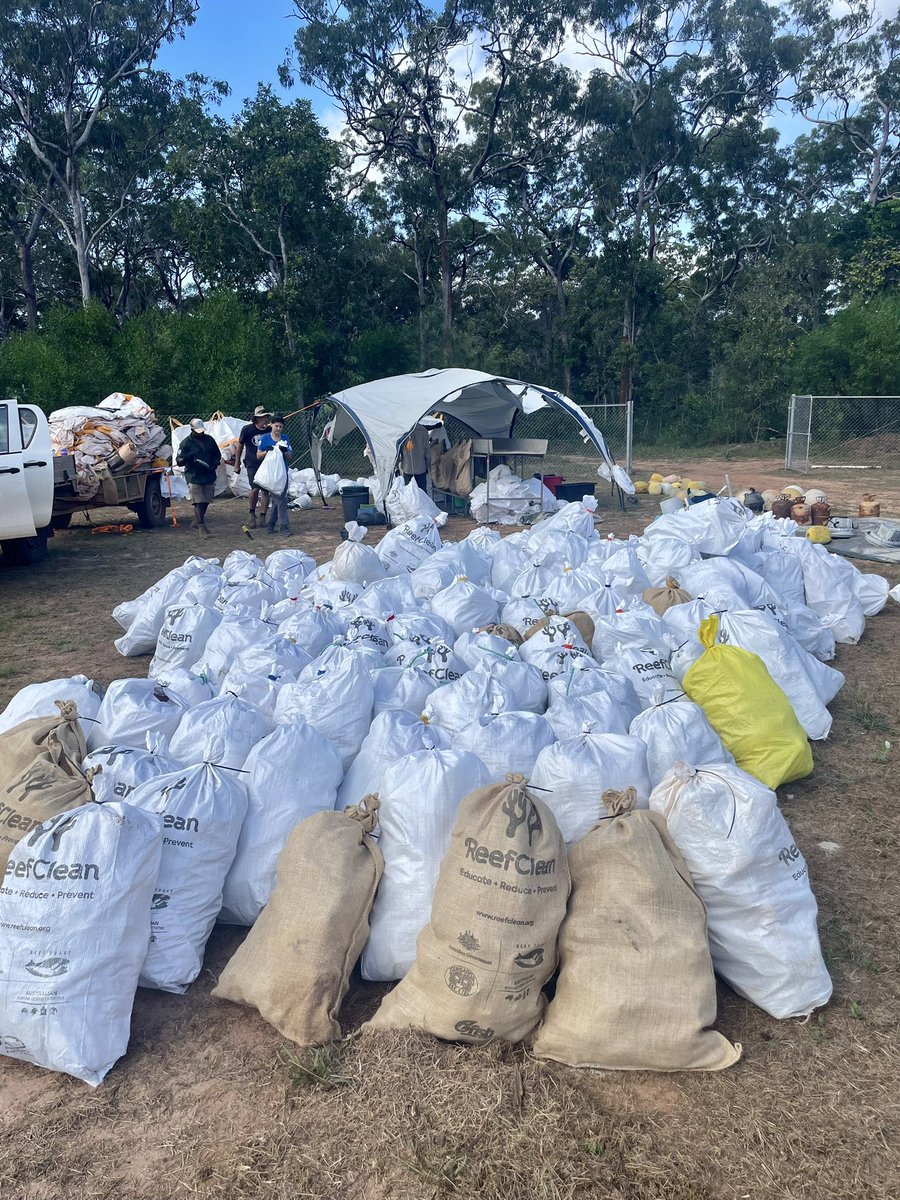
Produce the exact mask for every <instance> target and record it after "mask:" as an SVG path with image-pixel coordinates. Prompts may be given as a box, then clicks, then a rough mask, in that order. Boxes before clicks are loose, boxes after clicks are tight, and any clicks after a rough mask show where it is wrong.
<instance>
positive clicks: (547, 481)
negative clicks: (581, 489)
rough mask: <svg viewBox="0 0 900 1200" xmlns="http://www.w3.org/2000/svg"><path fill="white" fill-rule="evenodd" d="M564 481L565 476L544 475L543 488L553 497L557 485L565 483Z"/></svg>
mask: <svg viewBox="0 0 900 1200" xmlns="http://www.w3.org/2000/svg"><path fill="white" fill-rule="evenodd" d="M565 481H566V477H565V475H545V476H544V487H545V488H546V489H547V490H548V491H549V492H552V493H553V495H554V496H555V495H556V487H557V484H560V483H565Z"/></svg>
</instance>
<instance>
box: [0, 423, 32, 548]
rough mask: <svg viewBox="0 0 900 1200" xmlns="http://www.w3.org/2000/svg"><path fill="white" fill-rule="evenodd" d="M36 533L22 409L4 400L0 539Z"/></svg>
mask: <svg viewBox="0 0 900 1200" xmlns="http://www.w3.org/2000/svg"><path fill="white" fill-rule="evenodd" d="M36 533H37V530H36V529H35V525H34V520H33V518H32V515H31V501H30V499H29V497H28V486H27V484H26V483H25V456H24V455H23V454H22V435H21V431H20V429H19V406H18V404H16V403H15V402H14V401H10V400H6V401H2V400H0V539H2V540H3V541H6V540H7V539H8V538H9V539H12V538H28V537H34V536H35V534H36Z"/></svg>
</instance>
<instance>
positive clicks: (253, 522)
mask: <svg viewBox="0 0 900 1200" xmlns="http://www.w3.org/2000/svg"><path fill="white" fill-rule="evenodd" d="M247 527H248V528H249V529H255V528H256V513H255V512H254V511H253V509H252V508H251V509H250V516H249V517H248V518H247Z"/></svg>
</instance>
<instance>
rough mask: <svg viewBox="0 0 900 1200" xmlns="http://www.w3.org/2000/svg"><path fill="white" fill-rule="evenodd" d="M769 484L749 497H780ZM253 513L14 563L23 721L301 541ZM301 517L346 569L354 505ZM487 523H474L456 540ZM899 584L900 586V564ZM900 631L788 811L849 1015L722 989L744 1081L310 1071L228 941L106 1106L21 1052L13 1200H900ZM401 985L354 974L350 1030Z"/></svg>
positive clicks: (471, 1061)
mask: <svg viewBox="0 0 900 1200" xmlns="http://www.w3.org/2000/svg"><path fill="white" fill-rule="evenodd" d="M654 465H655V466H664V465H666V464H659V463H657V464H654ZM683 465H685V464H684V463H683V460H682V462H680V463H675V466H676V467H679V466H683ZM691 469H692V470H694V469H695V467H694V466H692V468H691ZM705 470H706V472H707V473H706V478H707V479H708V481H709V482H710V483H712V482H713V480H712V479H709V475H711V474H713V470H712V466H711V465H710V464H707V465H706V467H705ZM750 470H751V466H750V465H747V466H746V472H750ZM753 470H754V474H753V476H752V477H750V476H749V474H748V475H747V477H746V480H745V481H746V482H752V483H755V484H756V485H757V486H764V485H765V483H766V482H767V480H766V477H765V476H764V475H762V474H761V473H760V474H757V473H756V470H755V466H754V467H753ZM733 478H734V477H733ZM741 478H742V479H743V478H744V472H743V470H742V474H741ZM734 482H735V483H736V484H737V482H738V480H736V479H735V480H734ZM823 486H824V485H823ZM826 490H828V488H827V486H826ZM601 511H602V514H603V516H604V525H605V527H607V528H609V529H610V530H612V531H614V532H617V533H627V532H632V531H635V532H636V531H639V530H640V529H641V528H642V527H643V526H644V525H645V524H646V522H647V520H648V519H649V518H650V517H652V516H653V515H655V513H656V511H657V509H656V505H655V504H654V503H653V502H652V501H650V500H649V498H647V497H645V498H643V499H642V500H641V502H640V503H639V504H636V505H633V506H630V507H629V509H628V511H627V513H626V514H624V515H623V514H622V513H620V512H619V511H618V510H617V509H615V508H613V507H611V506H610V505H609V504H607V503H605V502H604V501H602V500H601ZM109 515H110V516H112V515H113V514H109ZM115 515H116V516H119V517H120V516H121V514H115ZM243 518H244V507H243V505H242V504H239V503H238V502H237V501H228V502H217V503H216V504H215V505H214V506H213V508H212V509H211V512H210V525H211V528H212V529H213V530H214V531H215V533H214V536H213V538H212V539H210V540H209V541H208V542H206V543H202V544H201V543H198V542H197V540H196V535H194V534H192V533H191V532H190V531H189V530H187V529H186V528H183V527H180V528H178V529H167V530H162V531H154V532H150V533H145V532H138V531H136V532H134V533H133V534H131V535H128V536H117V535H113V534H92V533H91V532H90V530H89V529H88V528H86V527H83V526H80V524H79V523H78V522H80V518H79V519H78V521H77V522H76V524H75V526H73V528H72V529H70V530H69V531H67V532H65V533H61V534H59V535H58V536H57V537H56V538H54V540H53V542H52V543H51V551H50V554H49V556H48V560H47V562H46V563H45V564H44V565H43V566H42V567H40V568H39V569H37V570H34V571H28V570H24V569H9V568H2V567H0V707H2V705H3V704H5V703H6V701H7V700H8V699H9V697H10V696H12V695H13V694H14V693H15V692H16V691H17V690H18V688H20V687H22V686H23V685H24V684H26V683H29V682H34V681H38V680H42V679H47V678H52V677H54V676H59V675H67V674H72V673H75V672H84V673H85V674H88V675H91V676H94V677H96V678H98V679H99V680H101V681H102V682H103V683H104V684H106V683H108V682H109V681H110V680H111V679H114V678H117V677H121V676H129V675H142V674H144V673H145V672H146V668H147V661H148V660H147V659H146V658H137V659H124V658H120V657H119V656H118V655H117V654H116V652H115V650H114V649H113V646H112V640H113V638H114V637H116V636H117V634H118V632H119V631H118V627H117V626H116V625H115V624H114V622H113V621H112V619H111V617H110V615H109V614H110V611H111V610H112V608H113V606H114V605H115V604H116V603H118V602H119V601H121V600H123V599H127V598H130V597H132V596H134V595H137V594H138V593H139V592H140V591H142V590H143V589H144V588H145V587H147V586H148V585H149V584H150V583H152V582H154V581H155V580H156V579H157V578H159V576H160V575H162V574H163V573H164V572H165V571H167V570H168V569H169V568H171V567H173V566H175V565H177V564H179V563H180V562H182V561H183V559H184V558H185V557H186V555H187V554H188V553H192V552H195V551H197V550H198V548H199V549H201V550H202V552H204V553H207V554H210V555H218V556H219V557H223V556H224V555H225V554H226V553H227V552H228V551H229V550H231V549H233V548H235V547H239V546H240V547H243V548H246V549H252V550H254V551H257V552H259V553H261V554H265V553H268V552H269V551H270V550H271V549H272V548H273V547H275V546H278V545H281V544H283V543H282V540H281V539H280V538H278V537H275V538H269V537H268V536H267V535H266V534H265V533H256V534H255V535H254V541H253V543H252V545H251V543H250V542H249V541H248V540H247V538H246V536H244V535H243V534H241V532H240V525H241V522H242V520H243ZM293 521H294V528H295V531H296V533H295V536H294V538H292V539H291V541H290V542H288V543H284V544H292V545H300V546H302V547H303V548H304V549H307V550H308V551H309V552H310V553H312V554H313V555H315V556H318V557H319V558H320V560H321V559H324V558H327V557H328V556H330V554H331V552H332V550H333V548H334V546H335V544H336V542H337V539H338V531H339V529H340V526H341V515H340V510H339V509H334V510H332V511H331V512H329V513H322V512H321V511H316V512H315V513H305V514H297V515H295V516H294V518H293ZM469 528H471V525H470V523H469V522H468V521H461V520H453V521H451V522H450V523H449V524H448V526H447V528H446V530H445V534H446V536H448V537H450V538H453V537H457V536H462V535H464V534H465V533H466V532H467V531H468V529H469ZM863 569H866V570H868V569H871V568H870V567H869V566H868V564H866V565H864V566H863ZM884 573H885V574H887V575H888V576H889V577H890V578H891V582H892V584H893V583H896V582H898V580H900V570H898V569H896V568H887V569H885V571H884ZM898 635H900V609H898V606H897V605H895V604H894V603H893V601H889V602H888V608H887V609H886V610H885V612H884V613H883V614H881V615H879V616H878V617H876V618H873V619H872V620H871V621H870V622H869V625H868V628H867V631H866V634H865V636H864V638H863V640H862V641H861V643H860V644H859V645H858V646H855V647H842V648H840V650H839V652H838V657H837V662H836V665H837V666H838V667H839V668H840V669H841V670H842V671H844V672H845V674H846V675H847V685H846V687H845V688H844V689H843V690H842V692H841V693H840V695H839V696H838V698H837V699H836V701H835V703H834V704H833V706H832V711H833V713H834V718H835V720H834V729H833V732H832V736H831V737H830V739H829V740H828V741H827V742H825V743H817V744H816V746H815V759H816V769H815V773H814V774H813V776H812V777H811V778H810V779H808V780H804V781H802V782H800V783H796V784H792V785H790V786H789V787H788V788H786V789H784V790H783V792H782V794H781V796H780V799H781V802H782V805H783V809H784V812H785V815H786V816H787V818H788V821H789V822H790V824H791V827H792V830H793V833H794V835H795V837H796V840H797V842H798V844H799V845H800V847H801V848H802V850H803V852H804V854H805V855H806V858H807V860H808V862H809V869H810V875H811V878H812V881H813V886H814V889H815V891H816V894H817V897H818V900H819V905H820V928H821V934H822V941H823V946H824V951H825V955H826V959H827V962H828V965H829V968H830V970H831V972H832V974H833V977H834V985H835V993H834V998H833V1000H832V1002H831V1003H830V1004H829V1006H828V1007H827V1008H826V1009H825V1010H824V1011H822V1012H820V1013H818V1014H817V1015H815V1016H814V1017H813V1018H812V1019H811V1020H809V1021H807V1022H799V1021H783V1022H779V1021H775V1020H772V1019H771V1018H769V1017H768V1016H766V1015H765V1014H764V1013H762V1012H761V1011H760V1010H758V1009H756V1008H754V1006H753V1005H752V1004H750V1003H749V1002H747V1001H745V1000H742V999H740V998H738V997H737V996H735V995H734V994H733V993H732V992H731V991H730V990H729V989H728V988H726V987H721V988H720V1008H719V1017H718V1021H717V1026H718V1028H719V1029H720V1030H721V1031H722V1032H723V1033H724V1034H726V1036H728V1037H729V1038H731V1039H733V1040H735V1041H739V1042H741V1043H742V1044H743V1047H744V1056H743V1059H742V1060H741V1062H740V1063H738V1065H737V1066H735V1067H734V1068H732V1069H731V1070H729V1071H726V1072H723V1073H721V1074H714V1075H703V1074H697V1075H691V1074H673V1075H659V1074H648V1073H634V1074H627V1073H624V1074H617V1073H606V1072H599V1073H591V1072H578V1071H573V1070H569V1069H567V1068H564V1067H559V1066H554V1065H544V1064H539V1063H537V1062H536V1061H534V1060H533V1059H531V1058H530V1057H529V1056H528V1054H527V1052H526V1051H525V1050H524V1049H522V1048H521V1047H516V1048H509V1047H503V1046H489V1047H486V1048H483V1049H473V1048H466V1047H459V1046H454V1045H446V1044H442V1043H437V1042H435V1041H432V1040H431V1039H428V1038H424V1037H418V1036H413V1035H378V1036H373V1035H369V1036H353V1037H351V1038H350V1039H349V1040H348V1041H346V1042H345V1043H344V1044H343V1045H342V1047H341V1048H340V1049H339V1050H338V1051H337V1052H336V1053H335V1054H333V1055H323V1054H320V1055H309V1054H304V1053H302V1052H298V1051H297V1049H296V1047H292V1046H291V1045H290V1044H288V1043H286V1042H284V1041H283V1039H281V1038H280V1037H279V1036H278V1035H277V1034H276V1033H275V1031H274V1030H273V1029H271V1028H270V1027H269V1026H268V1025H266V1024H265V1022H263V1021H262V1019H261V1018H260V1017H259V1016H258V1015H257V1014H256V1013H255V1012H253V1011H251V1010H248V1009H240V1008H238V1007H236V1006H234V1005H230V1004H226V1003H222V1002H216V1001H213V1000H211V999H210V994H209V993H210V990H211V988H212V987H213V985H214V981H215V979H216V977H217V975H218V973H219V972H220V971H221V969H222V967H223V966H224V964H225V963H226V961H227V960H228V958H229V956H230V954H231V953H232V952H233V950H234V949H235V947H236V946H237V944H238V943H239V941H240V939H241V937H242V936H243V934H242V932H241V931H238V930H233V929H229V928H217V929H216V931H215V932H214V933H213V936H212V938H211V940H210V943H209V946H208V950H207V954H206V961H205V969H204V971H203V972H202V974H201V977H200V978H199V979H198V981H197V982H196V983H195V984H194V986H193V987H192V988H191V990H190V992H189V993H188V995H186V996H180V997H178V996H169V995H163V994H162V993H158V992H150V991H145V990H140V991H139V992H138V996H137V1001H136V1005H135V1010H134V1019H133V1030H132V1039H131V1044H130V1047H129V1050H128V1053H127V1055H126V1056H125V1058H124V1059H123V1060H122V1061H121V1062H120V1063H119V1064H118V1065H117V1066H116V1067H115V1068H114V1070H113V1071H112V1072H111V1073H110V1075H109V1076H108V1077H107V1080H106V1082H105V1083H104V1084H103V1085H102V1086H101V1087H100V1088H99V1089H97V1090H95V1091H94V1090H91V1089H89V1088H88V1087H86V1086H85V1085H84V1084H81V1083H79V1082H77V1081H76V1080H74V1079H70V1078H67V1077H64V1076H61V1075H53V1074H50V1073H48V1072H44V1071H41V1070H39V1069H37V1068H34V1067H30V1066H28V1065H25V1064H22V1063H19V1062H15V1061H13V1060H10V1059H2V1058H0V1130H2V1138H0V1196H2V1198H3V1200H75V1198H76V1197H77V1198H79V1200H80V1198H85V1200H86V1198H88V1197H91V1198H97V1200H100V1198H103V1200H170V1198H172V1200H174V1198H176V1197H182V1196H184V1197H198V1198H202V1200H245V1198H246V1200H251V1198H252V1200H300V1198H303V1197H310V1198H313V1197H315V1198H317V1200H321V1198H331V1197H341V1198H342V1200H428V1198H431V1197H444V1196H457V1197H467V1198H468V1197H479V1198H482V1197H483V1198H485V1200H566V1198H569V1197H592V1198H593V1197H596V1198H598V1200H599V1198H601V1197H602V1198H604V1200H606V1198H609V1200H775V1198H780V1200H799V1198H801V1197H802V1198H807V1197H808V1198H809V1200H857V1198H858V1200H888V1198H896V1197H897V1196H898V1195H900V1156H898V1123H900V1111H898V1098H900V1063H898V1055H897V1034H898V1017H900V996H898V979H900V976H898V968H900V949H898V939H897V928H898V926H897V919H898V911H897V907H898V906H897V897H898V894H900V883H898V874H897V863H898V846H900V837H898V832H897V819H896V791H895V778H896V777H895V776H894V774H893V771H894V769H895V761H896V757H895V756H896V754H897V753H898V751H896V750H894V748H893V747H892V746H888V745H886V743H887V742H889V741H891V740H894V742H895V745H896V744H897V743H896V736H897V734H898V733H900V728H898V725H900V688H898V683H897V674H898V671H897V666H898V655H897V644H898ZM384 991H385V987H384V986H381V985H372V984H365V983H363V982H362V981H361V980H359V979H356V980H355V981H354V984H353V986H352V988H351V992H350V996H349V997H348V1000H347V1003H346V1004H345V1006H344V1010H343V1012H342V1020H343V1023H344V1026H345V1029H346V1030H347V1031H355V1030H357V1029H358V1027H359V1025H360V1024H361V1022H362V1021H363V1020H364V1019H365V1018H366V1016H368V1015H369V1014H371V1013H372V1011H373V1010H374V1009H375V1007H376V1006H377V1004H378V1001H379V998H380V997H381V995H382V994H383V992H384Z"/></svg>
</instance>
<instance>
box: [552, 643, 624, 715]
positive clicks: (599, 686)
mask: <svg viewBox="0 0 900 1200" xmlns="http://www.w3.org/2000/svg"><path fill="white" fill-rule="evenodd" d="M594 692H609V694H610V695H611V696H612V697H613V699H614V700H615V701H616V703H617V704H619V705H620V707H621V708H622V709H623V711H624V713H625V716H626V717H627V720H628V721H629V723H630V722H631V719H632V717H636V716H637V714H638V713H639V712H640V711H641V709H642V708H643V704H642V703H641V701H640V700H639V699H638V695H637V692H636V691H635V690H634V687H633V686H632V683H631V680H630V679H626V678H625V676H624V675H620V674H619V673H618V672H617V671H604V670H603V669H602V668H601V667H600V665H599V664H598V663H596V662H594V660H593V659H592V658H585V659H578V660H576V663H575V665H574V667H570V668H569V669H568V670H567V671H565V672H563V673H562V674H561V675H556V676H554V678H553V679H551V680H549V682H548V683H547V695H548V698H549V703H550V704H553V703H555V701H556V700H563V699H567V698H569V697H571V696H588V695H591V694H593V693H594Z"/></svg>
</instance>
